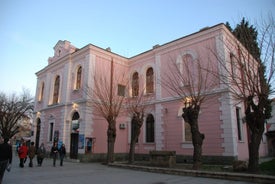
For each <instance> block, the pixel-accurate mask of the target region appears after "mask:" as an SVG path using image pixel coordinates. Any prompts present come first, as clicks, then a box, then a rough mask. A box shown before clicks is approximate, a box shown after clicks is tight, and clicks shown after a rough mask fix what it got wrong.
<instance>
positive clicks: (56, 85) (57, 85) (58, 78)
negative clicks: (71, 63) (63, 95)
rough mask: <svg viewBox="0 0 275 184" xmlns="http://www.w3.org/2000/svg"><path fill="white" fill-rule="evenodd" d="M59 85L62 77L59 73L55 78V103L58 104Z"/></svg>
mask: <svg viewBox="0 0 275 184" xmlns="http://www.w3.org/2000/svg"><path fill="white" fill-rule="evenodd" d="M59 86H60V77H59V75H58V76H57V77H56V78H55V82H54V90H53V104H57V103H58V96H59Z"/></svg>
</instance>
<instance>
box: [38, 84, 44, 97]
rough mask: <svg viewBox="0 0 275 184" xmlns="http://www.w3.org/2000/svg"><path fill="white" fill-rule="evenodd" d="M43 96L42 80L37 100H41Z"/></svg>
mask: <svg viewBox="0 0 275 184" xmlns="http://www.w3.org/2000/svg"><path fill="white" fill-rule="evenodd" d="M43 96H44V82H42V84H41V88H40V94H39V98H38V101H42V100H43Z"/></svg>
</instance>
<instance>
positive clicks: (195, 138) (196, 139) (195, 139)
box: [190, 120, 204, 170]
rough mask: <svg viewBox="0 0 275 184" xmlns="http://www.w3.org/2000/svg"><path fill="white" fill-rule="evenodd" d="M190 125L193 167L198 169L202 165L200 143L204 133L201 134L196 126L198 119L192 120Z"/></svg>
mask: <svg viewBox="0 0 275 184" xmlns="http://www.w3.org/2000/svg"><path fill="white" fill-rule="evenodd" d="M190 126H191V133H192V143H193V147H194V152H193V169H195V170H198V169H200V168H201V165H202V143H203V139H204V134H201V133H200V131H199V127H198V120H194V122H193V123H192V124H190Z"/></svg>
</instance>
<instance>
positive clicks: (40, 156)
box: [37, 143, 46, 166]
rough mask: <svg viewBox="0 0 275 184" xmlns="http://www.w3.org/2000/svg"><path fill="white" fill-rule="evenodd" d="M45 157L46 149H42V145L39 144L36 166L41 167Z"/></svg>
mask: <svg viewBox="0 0 275 184" xmlns="http://www.w3.org/2000/svg"><path fill="white" fill-rule="evenodd" d="M45 155H46V149H45V147H44V143H41V145H40V147H39V148H38V150H37V164H38V166H42V162H43V159H44V157H45Z"/></svg>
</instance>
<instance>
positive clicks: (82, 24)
mask: <svg viewBox="0 0 275 184" xmlns="http://www.w3.org/2000/svg"><path fill="white" fill-rule="evenodd" d="M274 12H275V0H191V1H190V0H104V1H100V0H97V1H95V0H0V63H1V73H0V77H1V80H0V91H2V92H5V93H7V94H11V93H13V92H15V93H20V92H22V88H26V89H29V90H30V91H31V94H32V95H34V94H35V89H36V75H35V73H36V72H38V71H39V70H41V69H43V68H44V67H46V66H47V64H48V63H47V61H48V58H49V57H51V56H53V54H54V52H53V47H54V46H55V44H56V43H57V42H58V40H68V41H70V42H71V43H72V44H73V45H74V46H76V47H77V48H82V47H84V46H86V45H87V44H89V43H91V44H94V45H97V46H99V47H102V48H107V47H110V48H111V49H112V51H113V52H115V53H117V54H120V55H122V56H125V57H132V56H134V55H137V54H139V53H141V52H144V51H147V50H149V49H151V48H152V46H153V45H156V44H160V45H161V44H164V43H166V42H170V41H172V40H175V39H177V38H180V37H183V36H186V35H189V34H192V33H194V32H197V31H199V30H200V29H201V28H203V27H206V26H213V25H216V24H219V23H225V22H226V21H228V22H229V23H230V24H231V25H232V27H234V26H235V24H237V23H239V22H240V20H241V19H242V17H246V18H247V19H248V20H249V21H250V23H251V24H254V23H255V22H259V20H262V18H265V17H267V15H268V14H272V16H273V17H274Z"/></svg>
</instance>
